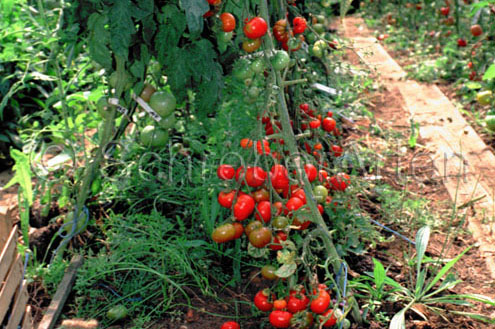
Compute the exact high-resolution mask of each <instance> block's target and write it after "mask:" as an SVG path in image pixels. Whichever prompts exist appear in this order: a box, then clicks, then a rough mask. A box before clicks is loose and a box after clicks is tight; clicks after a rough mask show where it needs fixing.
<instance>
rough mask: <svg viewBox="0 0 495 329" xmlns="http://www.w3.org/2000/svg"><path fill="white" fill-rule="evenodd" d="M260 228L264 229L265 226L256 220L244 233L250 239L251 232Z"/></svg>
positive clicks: (248, 225) (249, 224) (247, 226)
mask: <svg viewBox="0 0 495 329" xmlns="http://www.w3.org/2000/svg"><path fill="white" fill-rule="evenodd" d="M260 227H263V224H261V222H260V221H257V220H255V221H253V222H250V223H248V224H247V225H246V227H245V228H244V233H245V234H246V236H247V237H249V234H251V232H253V231H254V230H257V229H259V228H260Z"/></svg>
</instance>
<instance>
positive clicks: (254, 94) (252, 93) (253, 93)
mask: <svg viewBox="0 0 495 329" xmlns="http://www.w3.org/2000/svg"><path fill="white" fill-rule="evenodd" d="M247 95H248V97H250V98H258V96H259V95H260V88H258V87H254V86H253V87H251V88H249V89H248V91H247Z"/></svg>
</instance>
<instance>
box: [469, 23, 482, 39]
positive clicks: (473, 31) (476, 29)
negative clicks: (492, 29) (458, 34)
mask: <svg viewBox="0 0 495 329" xmlns="http://www.w3.org/2000/svg"><path fill="white" fill-rule="evenodd" d="M471 34H472V35H473V37H479V36H480V35H482V34H483V29H482V28H481V26H480V25H479V24H475V25H473V26H471Z"/></svg>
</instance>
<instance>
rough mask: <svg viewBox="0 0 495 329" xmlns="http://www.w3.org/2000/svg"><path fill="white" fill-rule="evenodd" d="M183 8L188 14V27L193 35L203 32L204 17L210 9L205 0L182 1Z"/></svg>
mask: <svg viewBox="0 0 495 329" xmlns="http://www.w3.org/2000/svg"><path fill="white" fill-rule="evenodd" d="M180 5H181V8H182V9H183V10H184V11H185V12H186V20H187V27H188V28H189V32H190V33H192V34H196V33H201V32H202V31H203V15H204V14H205V13H206V12H207V11H208V10H209V9H210V8H209V6H208V2H207V1H204V0H182V1H181V2H180Z"/></svg>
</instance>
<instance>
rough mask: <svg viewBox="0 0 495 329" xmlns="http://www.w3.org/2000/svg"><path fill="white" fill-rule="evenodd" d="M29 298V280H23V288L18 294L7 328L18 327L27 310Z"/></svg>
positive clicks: (14, 328)
mask: <svg viewBox="0 0 495 329" xmlns="http://www.w3.org/2000/svg"><path fill="white" fill-rule="evenodd" d="M28 299H29V295H28V291H27V281H26V280H24V281H22V285H21V290H20V292H19V293H18V294H17V296H16V299H15V302H14V306H13V307H12V312H11V313H10V318H9V322H8V324H7V326H6V327H5V329H17V326H18V325H19V323H20V322H21V319H22V315H23V314H24V311H25V310H26V303H27V301H28Z"/></svg>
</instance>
